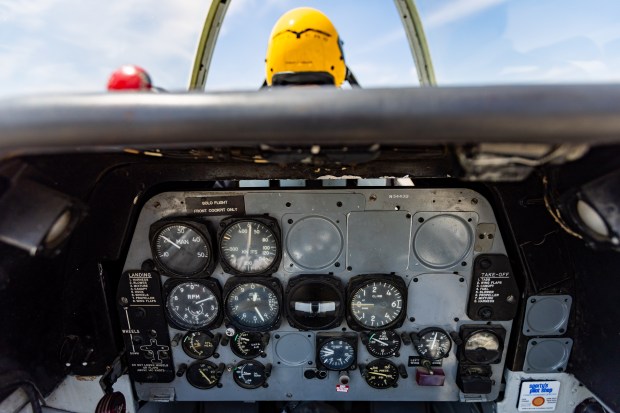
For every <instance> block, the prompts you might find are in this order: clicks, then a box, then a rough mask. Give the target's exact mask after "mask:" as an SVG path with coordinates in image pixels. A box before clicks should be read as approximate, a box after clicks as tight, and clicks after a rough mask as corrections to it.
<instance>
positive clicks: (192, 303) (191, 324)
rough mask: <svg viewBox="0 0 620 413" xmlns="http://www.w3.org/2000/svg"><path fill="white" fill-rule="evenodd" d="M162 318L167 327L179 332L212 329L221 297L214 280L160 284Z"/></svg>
mask: <svg viewBox="0 0 620 413" xmlns="http://www.w3.org/2000/svg"><path fill="white" fill-rule="evenodd" d="M164 291H166V294H167V295H166V315H167V316H168V320H169V321H170V323H171V324H172V325H173V326H175V327H177V328H180V329H182V330H199V329H203V328H208V327H214V326H216V325H217V324H219V321H220V320H221V308H222V306H221V293H220V286H219V283H218V282H217V281H216V280H212V279H205V280H193V281H181V280H178V279H177V280H175V279H170V280H168V281H166V283H165V284H164Z"/></svg>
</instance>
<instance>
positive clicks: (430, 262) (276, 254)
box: [118, 188, 519, 401]
mask: <svg viewBox="0 0 620 413" xmlns="http://www.w3.org/2000/svg"><path fill="white" fill-rule="evenodd" d="M508 262H509V260H508V259H507V257H506V250H505V246H504V243H503V240H502V237H501V233H500V232H499V229H498V227H497V220H496V219H495V216H494V214H493V210H492V208H491V206H490V205H489V203H488V201H487V200H486V199H485V198H484V197H482V196H481V195H480V194H478V193H476V192H474V191H471V190H466V189H415V188H376V189H375V188H358V189H342V190H337V189H334V190H278V191H272V190H263V191H259V190H248V191H231V192H222V191H213V192H208V191H203V192H201V191H192V192H166V193H161V194H159V195H156V196H154V197H153V198H151V199H150V200H148V201H147V202H146V204H145V205H144V207H143V209H142V211H141V213H140V216H139V219H138V222H137V225H136V228H135V232H134V234H133V237H132V240H131V244H130V248H129V252H128V256H127V260H126V262H125V266H124V274H123V276H122V277H121V282H120V284H119V289H118V303H119V315H120V319H121V324H122V328H123V337H124V339H125V344H126V349H127V352H128V361H129V374H130V377H131V379H132V381H133V384H134V386H135V390H136V394H137V395H138V398H139V399H141V400H161V401H164V400H169V401H170V400H178V401H184V400H246V401H255V400H401V401H410V400H411V401H414V400H425V401H450V400H465V399H471V400H495V399H496V398H497V397H498V394H499V390H500V382H501V374H502V370H503V364H504V359H505V352H504V348H506V347H507V343H506V342H505V341H506V340H507V337H509V336H510V329H511V326H512V318H513V317H514V315H515V314H516V308H517V305H518V297H519V294H518V290H516V283H515V281H514V274H512V270H511V269H510V267H509V264H508ZM491 270H493V271H491Z"/></svg>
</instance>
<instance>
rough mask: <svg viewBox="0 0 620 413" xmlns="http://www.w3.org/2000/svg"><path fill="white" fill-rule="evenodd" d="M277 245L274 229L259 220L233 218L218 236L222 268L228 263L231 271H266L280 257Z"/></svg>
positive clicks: (250, 272)
mask: <svg viewBox="0 0 620 413" xmlns="http://www.w3.org/2000/svg"><path fill="white" fill-rule="evenodd" d="M278 244H279V242H278V239H277V238H276V234H275V232H274V231H273V230H272V229H271V228H269V226H267V225H265V224H263V223H262V222H259V221H256V220H241V221H234V223H232V224H230V225H229V226H228V227H226V229H225V230H224V232H223V233H222V235H221V236H220V252H221V257H222V261H223V263H224V265H223V267H224V270H225V271H227V270H226V268H225V267H226V266H228V267H230V269H232V270H233V271H230V272H232V273H233V274H244V275H247V274H249V275H252V274H265V273H268V272H269V270H271V269H272V267H273V266H274V264H275V263H276V260H277V258H278V256H279V250H280V245H278ZM227 272H229V271H227Z"/></svg>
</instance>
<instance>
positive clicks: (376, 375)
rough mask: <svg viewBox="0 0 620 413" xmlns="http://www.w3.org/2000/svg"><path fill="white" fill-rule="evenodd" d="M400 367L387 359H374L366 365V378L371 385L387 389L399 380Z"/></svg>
mask: <svg viewBox="0 0 620 413" xmlns="http://www.w3.org/2000/svg"><path fill="white" fill-rule="evenodd" d="M398 376H399V373H398V367H396V365H395V364H394V363H392V362H391V361H389V360H385V359H378V360H373V361H371V362H370V363H368V365H367V366H366V372H365V374H364V379H365V380H366V383H368V385H369V386H370V387H374V388H375V389H387V388H389V387H394V386H395V385H396V382H397V381H398Z"/></svg>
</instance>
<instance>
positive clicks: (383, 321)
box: [349, 281, 403, 330]
mask: <svg viewBox="0 0 620 413" xmlns="http://www.w3.org/2000/svg"><path fill="white" fill-rule="evenodd" d="M349 302H350V304H349V305H350V308H349V310H350V312H351V315H352V316H353V319H354V320H355V321H356V322H357V323H358V324H360V325H361V326H363V327H364V328H365V329H368V330H381V329H384V328H386V327H388V326H391V325H393V324H395V323H396V322H397V321H398V319H399V316H400V315H401V313H402V311H403V296H402V294H401V292H400V291H399V290H398V288H396V287H395V286H394V285H392V284H391V283H389V282H385V281H370V282H368V283H366V284H364V285H363V286H362V287H360V288H359V289H357V290H356V291H355V293H354V294H353V296H352V297H351V299H350V301H349Z"/></svg>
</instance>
